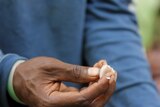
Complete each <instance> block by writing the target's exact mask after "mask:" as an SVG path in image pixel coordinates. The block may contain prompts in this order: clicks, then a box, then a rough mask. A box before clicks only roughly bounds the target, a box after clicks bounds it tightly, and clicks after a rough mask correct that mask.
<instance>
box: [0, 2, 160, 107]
mask: <svg viewBox="0 0 160 107" xmlns="http://www.w3.org/2000/svg"><path fill="white" fill-rule="evenodd" d="M130 5H131V0H32V1H31V0H1V1H0V49H1V51H2V52H3V54H2V52H1V54H0V58H1V59H0V105H1V107H9V103H13V105H12V106H13V107H23V106H22V105H19V104H17V103H16V102H14V101H12V99H11V98H10V97H9V96H8V93H7V89H6V87H7V81H8V75H9V73H10V70H11V68H12V66H13V64H14V63H15V62H16V61H17V60H20V59H24V58H28V59H30V58H33V57H37V56H49V57H54V58H58V59H60V60H62V61H65V62H68V63H72V64H80V65H87V66H92V65H93V64H94V63H95V62H97V61H98V60H100V59H106V60H107V61H108V63H109V64H110V65H111V66H112V67H113V68H114V69H115V70H117V71H118V82H117V89H116V91H115V94H114V95H113V96H112V98H111V100H110V101H109V102H108V103H107V104H106V107H160V100H159V95H158V92H157V90H156V88H155V85H154V84H153V80H152V78H151V75H150V69H149V65H148V62H147V61H146V58H145V54H144V49H143V47H142V44H141V38H140V36H139V33H138V27H137V21H136V18H135V15H134V13H133V12H132V11H130V10H129V6H130ZM67 84H68V85H75V84H71V83H67ZM75 86H76V87H78V86H77V85H75Z"/></svg>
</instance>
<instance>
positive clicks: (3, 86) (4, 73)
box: [0, 54, 26, 107]
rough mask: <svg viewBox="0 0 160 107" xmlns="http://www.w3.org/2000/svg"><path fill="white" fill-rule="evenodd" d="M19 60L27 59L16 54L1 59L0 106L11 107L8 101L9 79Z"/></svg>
mask: <svg viewBox="0 0 160 107" xmlns="http://www.w3.org/2000/svg"><path fill="white" fill-rule="evenodd" d="M18 60H26V58H24V57H21V56H19V55H16V54H6V55H4V56H3V57H1V59H0V105H1V106H2V107H9V102H8V101H7V100H8V99H7V95H8V93H7V83H8V77H9V74H10V71H11V68H12V66H13V65H14V63H15V62H16V61H18Z"/></svg>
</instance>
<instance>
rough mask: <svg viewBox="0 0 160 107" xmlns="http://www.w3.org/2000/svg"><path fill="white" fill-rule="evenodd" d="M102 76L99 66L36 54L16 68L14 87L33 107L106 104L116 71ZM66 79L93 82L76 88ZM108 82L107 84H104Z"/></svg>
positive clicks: (100, 105) (100, 106)
mask: <svg viewBox="0 0 160 107" xmlns="http://www.w3.org/2000/svg"><path fill="white" fill-rule="evenodd" d="M108 75H110V77H111V79H110V80H108V79H107V78H106V76H103V77H102V78H100V79H99V68H98V66H97V67H96V66H95V67H83V66H78V65H72V64H68V63H64V62H62V61H60V60H57V59H54V58H49V57H37V58H33V59H30V60H27V61H25V62H24V63H21V64H20V65H19V66H18V67H17V68H16V70H15V74H14V77H13V87H14V90H15V93H16V95H17V96H18V98H19V99H20V100H21V101H23V102H24V103H25V104H26V105H28V106H30V107H103V106H104V104H105V103H106V102H107V101H108V99H109V98H110V96H111V95H112V94H113V92H114V89H115V83H116V82H115V76H114V75H113V73H110V74H108ZM63 81H68V82H75V83H90V82H92V84H90V85H89V86H88V87H86V88H83V89H77V88H74V87H68V86H66V85H65V84H63ZM104 86H105V87H104Z"/></svg>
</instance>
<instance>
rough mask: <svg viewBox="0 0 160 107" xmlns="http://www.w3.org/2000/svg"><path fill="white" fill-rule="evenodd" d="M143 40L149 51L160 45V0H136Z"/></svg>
mask: <svg viewBox="0 0 160 107" xmlns="http://www.w3.org/2000/svg"><path fill="white" fill-rule="evenodd" d="M134 3H135V6H136V12H137V17H138V22H139V27H140V33H141V35H142V38H143V44H144V46H145V47H146V49H147V50H149V49H150V48H153V46H154V44H157V43H158V42H159V44H160V0H134Z"/></svg>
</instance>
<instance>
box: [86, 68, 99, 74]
mask: <svg viewBox="0 0 160 107" xmlns="http://www.w3.org/2000/svg"><path fill="white" fill-rule="evenodd" d="M99 71H100V69H99V68H97V67H90V68H88V75H89V76H99Z"/></svg>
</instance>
